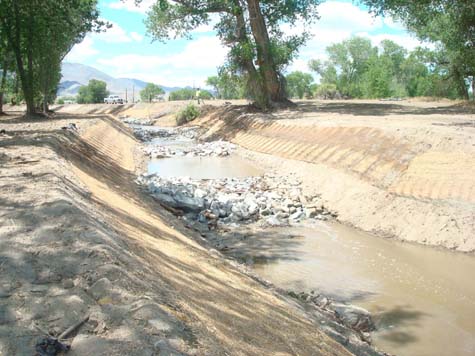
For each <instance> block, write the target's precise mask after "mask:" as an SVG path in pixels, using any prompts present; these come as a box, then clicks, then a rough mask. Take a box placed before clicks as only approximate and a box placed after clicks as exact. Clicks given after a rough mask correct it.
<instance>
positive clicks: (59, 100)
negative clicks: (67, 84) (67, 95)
mask: <svg viewBox="0 0 475 356" xmlns="http://www.w3.org/2000/svg"><path fill="white" fill-rule="evenodd" d="M56 103H57V104H59V105H63V104H64V99H63V98H59V99H58V100H56Z"/></svg>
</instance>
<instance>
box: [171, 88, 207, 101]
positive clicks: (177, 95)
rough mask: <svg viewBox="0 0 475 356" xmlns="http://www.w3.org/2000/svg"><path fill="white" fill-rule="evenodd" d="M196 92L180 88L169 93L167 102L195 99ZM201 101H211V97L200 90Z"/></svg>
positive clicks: (205, 91)
mask: <svg viewBox="0 0 475 356" xmlns="http://www.w3.org/2000/svg"><path fill="white" fill-rule="evenodd" d="M195 95H196V90H195V89H191V88H182V89H178V90H175V91H173V92H171V93H170V96H169V100H170V101H175V100H192V99H194V98H195ZM200 97H201V99H211V98H212V97H213V95H212V94H211V93H210V92H209V91H207V90H200Z"/></svg>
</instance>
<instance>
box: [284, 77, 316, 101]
mask: <svg viewBox="0 0 475 356" xmlns="http://www.w3.org/2000/svg"><path fill="white" fill-rule="evenodd" d="M285 79H286V84H287V91H288V93H289V96H290V97H291V98H299V99H302V98H303V97H304V96H311V95H312V83H313V77H312V75H311V74H309V73H304V72H301V71H295V72H292V73H290V74H288V75H287V76H286V77H285Z"/></svg>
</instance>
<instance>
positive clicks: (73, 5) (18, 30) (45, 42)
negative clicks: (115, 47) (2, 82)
mask: <svg viewBox="0 0 475 356" xmlns="http://www.w3.org/2000/svg"><path fill="white" fill-rule="evenodd" d="M103 25H104V23H103V22H101V21H100V20H99V13H98V11H97V1H96V0H71V1H63V0H42V1H31V0H0V43H6V44H7V46H6V47H5V48H7V49H8V52H9V54H10V55H11V56H12V57H13V58H14V59H15V72H16V75H17V76H18V78H19V79H20V85H21V90H22V96H23V97H24V99H25V102H26V105H27V112H28V113H29V114H33V113H34V112H35V110H36V106H37V105H38V104H40V103H42V104H43V110H44V111H47V107H48V105H47V104H48V102H52V101H53V100H54V98H55V96H56V89H57V86H58V83H59V81H60V78H61V74H60V72H61V61H62V60H63V59H64V57H65V56H66V54H67V53H68V52H69V51H70V50H71V48H72V47H73V46H74V44H76V43H79V42H81V41H82V39H83V38H84V36H85V35H86V33H87V32H89V31H92V30H99V29H100V28H101V27H102V26H103ZM2 46H3V45H2ZM2 46H0V47H2Z"/></svg>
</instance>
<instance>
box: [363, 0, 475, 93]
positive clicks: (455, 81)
mask: <svg viewBox="0 0 475 356" xmlns="http://www.w3.org/2000/svg"><path fill="white" fill-rule="evenodd" d="M362 2H363V3H365V4H366V5H368V6H369V8H370V10H371V11H372V12H374V13H376V14H382V15H390V16H393V17H395V18H396V19H399V20H401V21H402V22H403V23H404V24H405V25H406V26H407V28H408V29H409V30H411V31H412V32H414V33H415V34H416V35H417V36H418V37H419V38H420V39H422V40H425V41H431V42H433V43H434V44H435V45H436V47H437V55H436V56H435V57H434V59H435V61H434V62H433V63H432V64H433V66H434V67H435V68H433V73H436V72H438V73H439V75H440V76H442V75H443V76H445V81H446V82H445V83H438V79H437V78H435V82H432V84H431V85H432V87H433V89H434V90H435V91H437V90H436V89H435V88H442V87H446V88H445V89H444V90H443V92H444V93H446V94H445V95H452V93H453V91H452V89H451V88H455V89H456V91H457V93H458V94H457V96H459V97H463V98H465V99H468V84H469V83H471V85H472V91H474V90H475V26H474V24H475V4H474V2H473V1H467V0H418V1H413V0H364V1H362ZM432 79H434V78H432ZM431 81H432V80H431ZM447 83H450V85H449V87H447Z"/></svg>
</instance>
